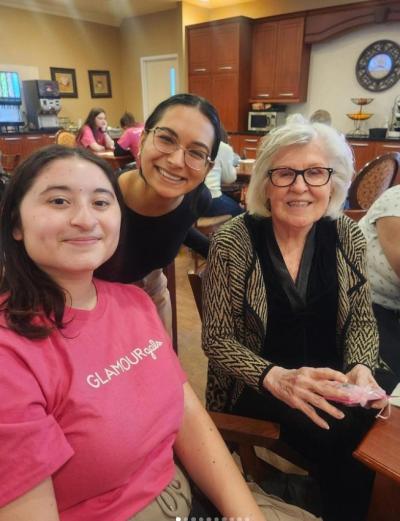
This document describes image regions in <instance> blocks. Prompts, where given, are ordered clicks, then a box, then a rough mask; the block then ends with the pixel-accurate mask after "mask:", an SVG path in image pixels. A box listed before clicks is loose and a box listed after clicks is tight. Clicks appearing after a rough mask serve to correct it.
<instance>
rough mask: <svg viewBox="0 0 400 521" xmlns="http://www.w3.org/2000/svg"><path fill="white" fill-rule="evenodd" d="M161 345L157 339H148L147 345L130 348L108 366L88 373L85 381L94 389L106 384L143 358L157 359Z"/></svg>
mask: <svg viewBox="0 0 400 521" xmlns="http://www.w3.org/2000/svg"><path fill="white" fill-rule="evenodd" d="M162 345H163V342H161V341H159V340H149V343H148V345H147V346H146V347H144V348H143V349H142V348H140V347H137V348H135V349H132V351H129V353H127V354H126V355H124V356H122V357H121V358H119V359H118V360H117V361H116V362H114V363H113V364H110V365H109V366H108V367H105V368H104V369H102V370H101V371H96V372H95V373H92V374H89V375H88V376H87V377H86V382H87V383H88V384H89V385H90V386H91V387H94V388H95V389H97V388H99V387H100V386H101V385H105V384H108V383H109V382H110V380H111V379H112V378H114V377H115V376H119V375H121V374H122V373H126V372H128V371H130V370H131V369H132V368H133V367H135V365H138V364H139V363H140V362H141V361H142V360H143V359H145V358H148V357H150V358H151V359H152V360H157V355H156V351H157V349H159V348H160V347H161V346H162Z"/></svg>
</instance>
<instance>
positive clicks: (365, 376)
mask: <svg viewBox="0 0 400 521" xmlns="http://www.w3.org/2000/svg"><path fill="white" fill-rule="evenodd" d="M346 376H347V378H348V382H349V383H351V384H355V385H359V386H361V387H367V386H369V387H372V388H373V389H381V387H379V385H378V384H377V382H376V380H375V378H374V377H373V375H372V372H371V369H370V368H369V367H367V366H365V365H362V364H357V365H355V366H354V367H353V369H351V371H349V372H348V373H347V374H346ZM387 403H388V399H387V398H382V400H375V401H373V402H368V405H369V406H370V407H372V408H373V409H382V408H383V407H385V406H386V405H387Z"/></svg>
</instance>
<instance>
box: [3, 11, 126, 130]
mask: <svg viewBox="0 0 400 521" xmlns="http://www.w3.org/2000/svg"><path fill="white" fill-rule="evenodd" d="M0 63H3V64H10V65H13V64H14V65H18V66H30V67H37V69H38V72H39V78H38V79H50V69H49V68H50V67H63V68H71V69H75V70H76V76H77V85H78V96H79V97H78V98H62V100H61V102H62V110H61V112H60V116H65V117H69V118H71V119H72V120H74V121H77V120H78V119H79V118H81V119H84V118H85V117H86V115H87V113H88V111H89V110H90V109H91V108H92V107H94V106H101V107H103V108H104V109H105V110H106V112H107V115H108V119H109V123H110V124H111V125H116V124H117V122H118V120H119V118H120V115H121V112H122V110H123V108H124V102H123V98H122V96H123V89H122V74H121V52H120V33H119V29H118V28H117V27H111V26H107V25H102V24H96V23H91V22H82V21H77V20H72V19H70V18H64V17H60V16H52V15H45V14H40V13H35V12H29V11H24V10H22V9H12V8H8V7H0ZM88 69H94V70H109V71H110V73H111V84H112V94H113V97H112V98H95V99H93V98H91V96H90V89H89V81H88ZM22 79H24V78H22Z"/></svg>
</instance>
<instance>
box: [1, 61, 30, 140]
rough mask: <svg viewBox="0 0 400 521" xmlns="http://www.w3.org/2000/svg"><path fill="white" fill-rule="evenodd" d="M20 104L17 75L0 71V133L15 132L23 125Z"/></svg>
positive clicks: (19, 88)
mask: <svg viewBox="0 0 400 521" xmlns="http://www.w3.org/2000/svg"><path fill="white" fill-rule="evenodd" d="M21 102H22V100H21V87H20V82H19V76H18V73H17V72H11V71H0V132H16V131H18V129H19V127H20V126H23V125H24V122H23V121H22V118H21Z"/></svg>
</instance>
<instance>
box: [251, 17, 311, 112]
mask: <svg viewBox="0 0 400 521" xmlns="http://www.w3.org/2000/svg"><path fill="white" fill-rule="evenodd" d="M309 64H310V46H309V45H305V44H304V17H296V18H287V19H284V20H277V21H267V22H265V21H264V22H256V23H255V24H254V27H253V38H252V61H251V94H250V95H251V99H252V100H254V101H260V100H262V101H271V102H273V103H284V104H286V103H299V102H303V101H306V98H307V84H308V70H309Z"/></svg>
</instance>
